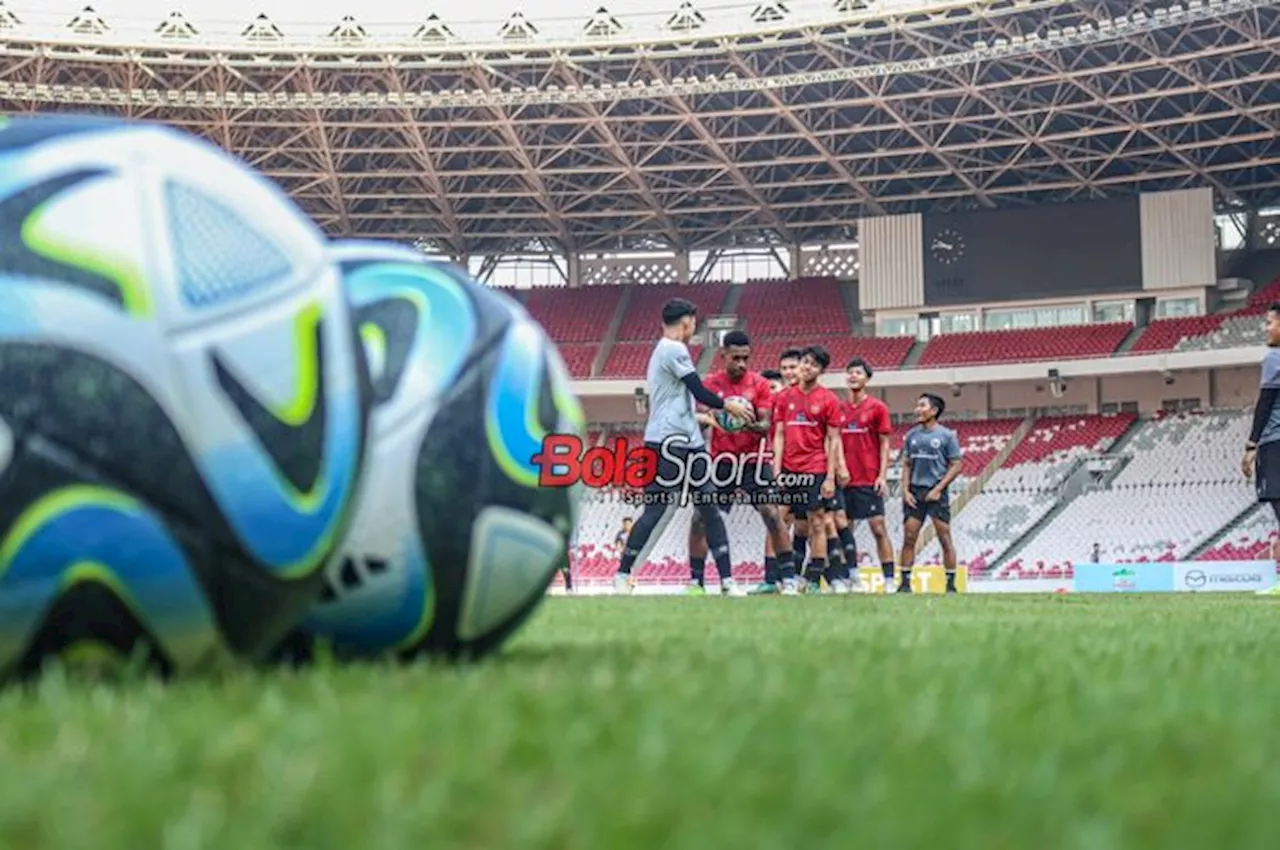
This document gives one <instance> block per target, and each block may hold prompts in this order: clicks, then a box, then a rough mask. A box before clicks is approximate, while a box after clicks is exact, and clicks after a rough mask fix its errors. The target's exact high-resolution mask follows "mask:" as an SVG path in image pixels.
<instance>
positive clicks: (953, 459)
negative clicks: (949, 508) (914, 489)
mask: <svg viewBox="0 0 1280 850" xmlns="http://www.w3.org/2000/svg"><path fill="white" fill-rule="evenodd" d="M947 461H948V463H947V474H946V475H944V476H942V480H941V481H939V482H938V486H937V487H934V488H933V493H931V494H930V495H931V496H932V495H934V494H936V497H937V498H939V499H941V498H942V494H943V493H945V492H946V491H947V488H948V487H950V486H951V482H952V481H955V480H956V478H957V477H959V475H960V468H961V467H962V466H964V454H963V453H962V452H961V451H960V441H959V440H957V439H956V438H955V436H954V435H952V436H951V437H950V438H949V439H948V440H947Z"/></svg>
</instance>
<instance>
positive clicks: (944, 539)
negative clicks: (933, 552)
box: [933, 517, 957, 593]
mask: <svg viewBox="0 0 1280 850" xmlns="http://www.w3.org/2000/svg"><path fill="white" fill-rule="evenodd" d="M933 530H934V533H935V534H937V535H938V545H939V546H941V547H942V568H943V569H944V570H946V573H947V593H956V592H957V591H956V547H955V543H954V542H952V540H951V523H950V522H941V521H939V520H938V518H937V517H934V519H933Z"/></svg>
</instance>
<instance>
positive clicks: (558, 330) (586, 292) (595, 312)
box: [525, 286, 623, 343]
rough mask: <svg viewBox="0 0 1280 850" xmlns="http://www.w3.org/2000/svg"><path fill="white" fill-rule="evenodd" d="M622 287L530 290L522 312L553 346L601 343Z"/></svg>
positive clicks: (619, 297) (616, 305) (555, 287)
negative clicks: (543, 330) (531, 319)
mask: <svg viewBox="0 0 1280 850" xmlns="http://www.w3.org/2000/svg"><path fill="white" fill-rule="evenodd" d="M622 293H623V289H622V287H621V286H580V287H573V288H570V287H567V286H547V287H539V288H537V289H531V290H529V299H528V301H527V302H525V308H526V309H528V311H529V315H531V316H533V318H534V319H535V320H537V321H538V323H539V324H541V325H542V326H543V327H544V328H546V330H547V334H548V335H549V336H550V337H551V338H552V339H553V340H555V341H556V342H560V343H563V342H593V343H599V342H600V341H601V340H602V339H604V334H605V331H607V330H608V329H609V323H610V322H612V321H613V314H614V313H615V312H617V309H618V302H619V301H621V300H622Z"/></svg>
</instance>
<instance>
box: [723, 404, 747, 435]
mask: <svg viewBox="0 0 1280 850" xmlns="http://www.w3.org/2000/svg"><path fill="white" fill-rule="evenodd" d="M725 401H726V402H735V401H736V402H737V403H738V404H741V405H743V406H744V407H750V406H751V402H749V401H747V400H746V399H745V398H743V397H742V396H736V395H735V396H729V397H728V398H726V399H725ZM715 417H716V424H717V425H719V426H720V428H721V429H722V430H725V431H728V432H729V433H731V434H736V433H737V432H739V431H744V430H746V428H747V426H749V425H750V424H751V423H750V422H748V421H747V420H745V419H740V418H738V417H737V416H734V415H733V414H732V413H729V412H728V411H727V410H723V409H722V410H717V411H716V412H715Z"/></svg>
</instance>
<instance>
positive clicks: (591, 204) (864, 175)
mask: <svg viewBox="0 0 1280 850" xmlns="http://www.w3.org/2000/svg"><path fill="white" fill-rule="evenodd" d="M4 2H6V0H0V109H2V110H6V111H51V110H92V111H108V112H116V113H120V114H125V115H129V116H132V117H135V118H146V119H152V120H160V121H165V122H168V123H171V124H175V125H179V126H183V127H186V128H188V129H191V130H193V131H195V132H197V133H200V134H202V135H204V136H206V137H208V138H210V139H212V140H213V141H215V142H216V143H218V144H220V145H222V146H223V147H225V148H227V149H229V150H231V151H233V152H234V153H236V154H238V155H240V156H241V157H243V158H244V159H245V160H247V161H248V162H249V163H251V164H252V165H254V166H255V167H257V168H259V169H260V170H262V171H263V172H265V173H267V174H268V175H270V176H271V177H273V178H274V179H276V180H277V181H278V182H280V183H281V184H282V185H284V186H285V187H286V188H287V189H288V190H289V191H290V192H291V193H292V194H293V195H294V197H295V198H296V199H297V200H298V201H299V202H300V203H301V204H302V205H303V207H304V208H305V209H306V210H307V211H308V212H309V213H310V214H312V215H313V216H315V218H316V219H317V220H318V221H320V223H321V224H322V225H323V226H324V227H325V228H326V229H328V230H329V231H330V232H331V233H333V234H335V235H336V234H343V235H359V236H380V237H387V238H398V239H405V240H410V239H419V240H423V241H425V242H427V243H430V244H433V245H435V246H436V247H438V248H439V249H440V250H443V251H445V252H447V253H450V254H454V255H462V254H478V253H490V252H511V251H519V250H522V249H526V248H530V247H533V248H535V249H540V248H543V247H551V246H554V247H556V248H557V249H562V250H569V251H575V252H579V253H591V252H609V251H619V250H660V249H662V248H675V249H678V250H686V249H690V248H699V247H711V246H726V245H734V244H736V245H744V244H761V243H770V244H797V243H812V242H824V241H841V240H845V239H848V238H850V237H851V236H852V235H853V232H854V228H855V227H856V221H857V219H858V218H859V217H860V216H864V215H875V214H882V213H897V212H905V211H917V210H954V209H960V208H989V207H996V206H1008V205H1017V204H1026V203H1038V202H1046V201H1070V200H1078V199H1088V198H1096V197H1104V196H1107V195H1111V194H1117V193H1133V192H1136V191H1155V190H1161V189H1173V188H1183V187H1187V186H1201V185H1208V186H1212V187H1213V188H1214V189H1215V191H1216V193H1217V195H1218V197H1219V199H1220V202H1221V203H1223V204H1224V205H1228V206H1263V205H1267V204H1271V203H1274V202H1275V201H1276V200H1277V198H1280V167H1278V165H1280V107H1277V104H1280V50H1277V42H1278V41H1280V10H1278V9H1277V8H1276V7H1275V5H1274V4H1271V3H1264V2H1260V1H1259V0H1186V2H1180V3H1175V4H1173V5H1165V4H1151V3H1137V4H1135V3H1128V2H1106V0H1095V2H1090V3H1079V2H1061V0H980V2H965V3H955V2H936V3H927V4H925V3H920V2H913V3H904V2H901V0H900V2H896V3H880V4H877V3H874V2H864V0H834V2H832V3H831V4H827V3H822V4H819V3H816V2H788V0H758V2H756V3H754V4H752V5H751V6H750V7H738V6H734V7H731V8H730V9H725V8H722V7H713V6H711V5H710V4H709V3H708V5H707V6H706V7H705V8H699V6H698V5H697V2H696V0H679V2H678V3H677V0H666V2H668V3H670V4H672V5H673V8H671V9H668V10H665V11H664V13H663V14H662V15H655V14H653V13H652V12H643V11H640V12H634V13H629V14H628V13H624V12H610V11H609V10H608V8H607V7H604V6H601V7H598V8H599V11H593V12H590V13H584V14H583V15H582V16H581V18H580V19H577V23H576V24H574V25H573V26H569V24H568V23H566V21H569V20H570V19H568V18H563V17H561V18H554V19H552V18H548V19H547V20H545V21H539V20H537V19H535V17H534V13H532V12H529V13H523V14H521V13H513V14H512V15H511V16H508V17H507V18H506V19H505V20H504V21H502V22H501V23H499V22H497V21H490V22H489V23H490V24H493V25H494V32H493V33H492V34H488V35H486V34H485V33H486V32H487V30H486V29H485V27H483V26H481V25H480V24H478V23H474V22H473V23H470V24H468V23H466V22H464V21H456V22H455V21H450V20H449V19H448V18H447V16H446V15H445V14H444V13H443V12H442V13H440V14H437V15H430V14H424V15H423V18H422V19H421V20H419V21H416V22H409V23H406V24H403V25H391V24H373V23H369V24H364V23H361V22H360V20H359V19H358V18H357V17H355V16H353V15H348V16H343V17H341V18H339V19H337V20H335V21H332V22H329V23H326V24H324V25H323V26H317V25H316V24H315V23H314V22H313V23H312V24H311V25H310V26H306V25H301V24H298V25H293V24H289V23H287V22H283V21H275V20H272V19H271V18H268V17H258V18H254V19H247V20H244V21H242V22H238V23H236V24H235V25H234V26H228V25H226V24H216V23H206V22H204V21H201V20H199V19H198V18H197V17H196V16H195V15H194V14H193V15H192V16H190V17H188V16H187V15H184V14H182V13H180V12H174V13H173V14H171V15H165V16H163V17H159V16H157V19H156V20H154V21H152V20H148V21H146V22H145V25H143V22H141V21H139V20H137V19H128V18H116V19H110V18H108V17H107V16H106V14H105V13H99V12H96V11H94V10H93V9H91V8H85V9H83V10H81V11H78V12H74V13H72V14H71V15H70V16H67V17H66V19H65V20H63V19H62V18H61V17H58V18H54V17H51V16H50V14H49V12H48V11H47V8H48V7H47V6H43V5H42V6H40V8H41V9H44V10H45V11H33V12H27V11H25V10H24V9H23V8H21V7H19V6H17V5H15V3H14V0H7V2H8V5H7V6H5V5H3V3H4ZM26 2H28V3H31V4H32V5H34V0H26ZM602 2H605V3H607V2H608V0H602ZM314 8H316V9H318V8H320V7H319V6H316V7H314ZM325 8H328V6H327V5H326V7H325ZM442 8H444V7H443V5H442ZM647 8H649V9H653V8H654V7H653V6H648V7H647ZM553 22H554V25H552V23H553Z"/></svg>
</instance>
